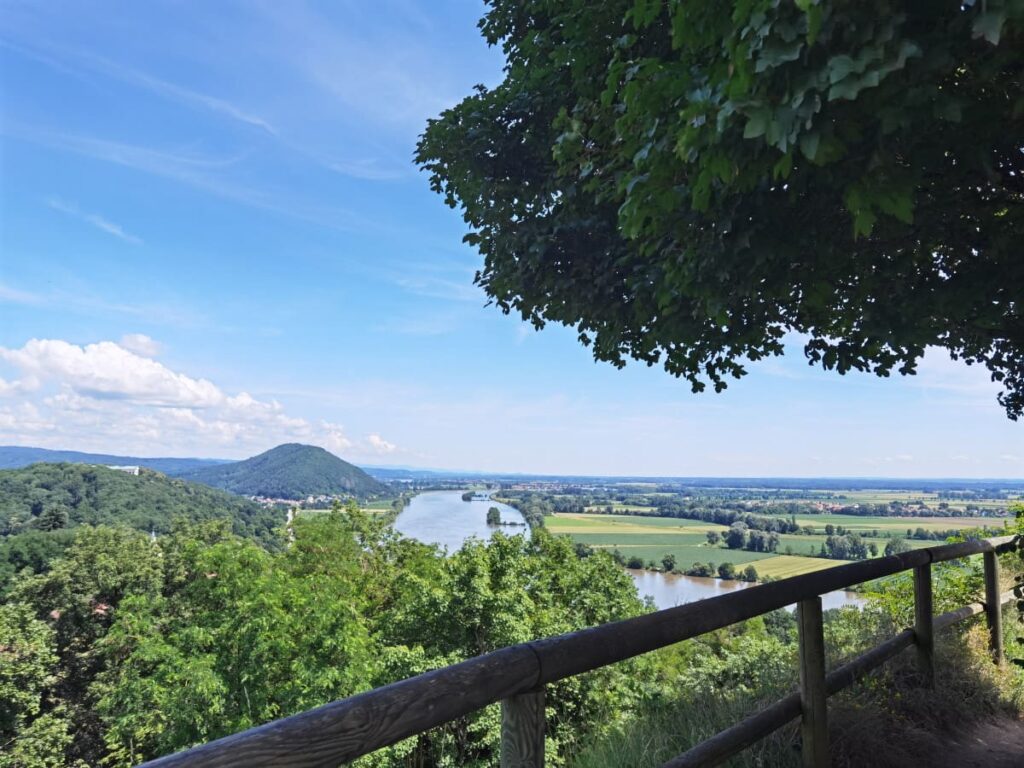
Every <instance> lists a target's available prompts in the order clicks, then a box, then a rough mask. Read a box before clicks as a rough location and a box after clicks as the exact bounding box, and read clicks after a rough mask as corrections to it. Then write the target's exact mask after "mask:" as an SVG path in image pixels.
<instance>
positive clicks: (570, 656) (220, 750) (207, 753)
mask: <svg viewBox="0 0 1024 768" xmlns="http://www.w3.org/2000/svg"><path fill="white" fill-rule="evenodd" d="M1015 545H1016V539H1015V537H1013V536H1005V537H1001V538H996V539H987V540H977V541H965V542H962V543H958V544H947V545H944V546H936V547H929V548H926V549H917V550H913V551H910V552H905V553H902V554H899V555H892V556H889V557H882V558H876V559H872V560H864V561H861V562H857V563H850V564H848V565H841V566H837V567H835V568H829V569H827V570H823V571H817V572H814V573H808V574H805V575H803V576H794V577H792V578H789V579H783V580H781V581H776V582H772V583H769V584H762V585H759V586H757V587H752V588H750V589H745V590H740V591H736V592H731V593H729V594H727V595H722V596H719V597H712V598H709V599H707V600H701V601H699V602H695V603H688V604H686V605H681V606H679V607H677V608H669V609H667V610H663V611H656V612H654V613H649V614H645V615H643V616H638V617H636V618H632V619H626V620H624V621H617V622H613V623H610V624H602V625H600V626H597V627H591V628H589V629H584V630H580V631H578V632H572V633H569V634H565V635H559V636H557V637H547V638H543V639H541V640H534V641H533V642H529V643H523V644H521V645H515V646H511V647H508V648H502V649H501V650H497V651H494V652H492V653H487V654H484V655H483V656H477V657H475V658H472V659H469V660H467V661H464V662H462V663H460V664H454V665H452V666H450V667H445V668H444V669H438V670H434V671H433V672H427V673H425V674H422V675H418V676H416V677H412V678H409V679H407V680H402V681H400V682H397V683H392V684H391V685H387V686H384V687H382V688H377V689H374V690H372V691H367V692H365V693H361V694H359V695H357V696H352V697H350V698H347V699H342V700H340V701H335V702H332V703H330V704H325V705H324V706H322V707H318V708H317V709H312V710H309V711H308V712H302V713H300V714H297V715H292V716H291V717H286V718H283V719H281V720H275V721H274V722H271V723H267V724H266V725H261V726H258V727H256V728H252V729H250V730H248V731H244V732H242V733H238V734H235V735H233V736H227V737H225V738H222V739H218V740H217V741H213V742H210V743H209V744H203V745H201V746H197V747H194V748H192V749H189V750H186V751H184V752H178V753H176V754H173V755H168V756H167V757H162V758H159V759H157V760H153V761H151V762H149V763H146V764H145V765H146V766H147V767H149V768H171V767H172V766H195V767H199V766H247V767H251V766H296V767H297V766H303V767H305V766H330V767H331V768H333V767H334V766H337V765H338V764H340V763H346V762H348V761H350V760H354V759H355V758H357V757H360V756H362V755H366V754H368V753H370V752H373V751H374V750H377V749H381V748H382V747H386V746H389V745H391V744H395V743H396V742H399V741H401V740H402V739H406V738H408V737H410V736H415V735H416V734H419V733H423V732H424V731H427V730H429V729H431V728H434V727H437V726H439V725H443V724H444V723H447V722H449V721H452V720H455V719H456V718H459V717H463V716H465V715H468V714H470V713H472V712H474V711H476V710H478V709H481V708H482V707H485V706H487V705H489V704H493V703H495V702H499V701H500V702H501V705H502V721H501V722H502V736H501V765H502V766H503V768H540V766H542V765H543V764H544V729H545V722H544V686H545V685H547V684H548V683H552V682H554V681H556V680H562V679H564V678H567V677H572V676H573V675H579V674H581V673H583V672H588V671H590V670H593V669H597V668H599V667H603V666H606V665H608V664H614V663H616V662H619V661H623V660H625V659H629V658H632V657H634V656H638V655H640V654H643V653H647V652H649V651H653V650H656V649H658V648H664V647H665V646H668V645H672V644H674V643H678V642H680V641H683V640H688V639H690V638H693V637H697V636H698V635H702V634H704V633H706V632H711V631H713V630H716V629H720V628H722V627H727V626H729V625H731V624H735V623H737V622H740V621H744V620H746V619H750V618H753V617H755V616H760V615H762V614H765V613H768V612H770V611H774V610H776V609H778V608H783V607H785V606H787V605H791V604H793V603H794V602H795V603H796V604H797V618H798V627H799V659H800V686H799V690H798V691H797V692H795V693H793V694H791V695H789V696H787V697H786V698H784V699H782V700H781V701H778V702H776V703H774V704H772V705H770V706H768V707H766V708H764V709H762V710H761V711H759V712H757V713H756V714H754V715H752V716H750V717H748V718H747V719H746V720H744V721H742V722H740V723H738V724H736V725H734V726H732V727H730V728H728V729H727V730H725V731H722V732H721V733H719V734H717V735H716V736H713V737H712V738H710V739H708V740H707V741H704V742H702V743H700V744H698V745H696V746H695V747H693V748H692V749H690V750H689V751H687V752H685V753H684V754H682V755H680V756H678V757H676V758H675V759H673V760H670V761H669V762H668V763H666V764H665V767H666V768H668V766H672V768H681V767H682V766H709V765H715V764H717V763H719V762H721V761H723V760H725V759H726V758H728V757H730V756H731V755H734V754H736V753H737V752H740V751H741V750H743V749H745V748H746V747H748V746H750V745H751V744H753V743H755V742H756V741H758V740H759V739H762V738H764V737H765V736H767V735H769V734H770V733H772V732H773V731H775V730H777V729H778V728H781V727H782V726H784V725H786V724H787V723H789V722H791V721H793V720H795V719H796V718H801V734H802V749H803V757H804V765H806V766H813V767H815V768H817V767H819V766H827V765H829V745H828V723H827V705H826V699H827V698H828V697H829V696H831V695H832V694H834V693H836V692H837V691H840V690H842V689H843V688H845V687H847V686H849V685H851V684H852V683H853V682H854V681H856V680H857V679H859V678H861V677H862V676H864V675H865V674H867V673H868V672H870V671H871V670H872V669H874V668H876V667H878V666H879V665H880V664H882V663H884V662H885V661H887V660H888V659H890V658H892V657H894V656H895V655H896V654H898V653H900V652H901V651H902V650H904V649H905V648H908V647H910V646H912V645H913V646H916V648H917V663H918V664H919V666H920V670H921V673H922V676H923V680H924V684H926V685H931V683H932V680H933V679H934V668H933V664H934V662H933V654H932V650H933V646H934V633H935V632H936V631H938V630H942V629H944V628H946V627H948V626H951V625H952V624H955V623H957V622H959V621H962V620H964V619H967V618H969V617H971V616H975V615H977V614H979V613H984V614H985V616H986V618H987V621H988V628H989V638H990V647H991V650H992V654H993V660H994V661H995V662H996V663H1002V656H1003V651H1002V628H1001V624H1000V621H1001V620H1000V615H1001V614H1000V610H1001V606H1002V604H1003V603H1004V602H1007V601H1009V600H1010V599H1011V598H1012V594H1011V593H1007V594H1006V595H1002V594H1001V593H1000V591H999V569H998V563H997V559H996V556H997V554H999V553H1000V552H1006V551H1009V550H1011V549H1013V548H1014V547H1015ZM977 554H981V555H983V557H984V569H985V598H984V601H983V602H980V603H974V604H972V605H968V606H964V607H963V608H960V609H959V610H956V611H951V612H949V613H944V614H942V615H941V616H935V615H934V612H933V610H932V580H931V564H932V563H938V562H943V561H948V560H955V559H958V558H962V557H967V556H969V555H977ZM907 570H913V572H914V594H915V600H914V609H915V610H914V616H915V620H914V626H913V627H912V628H910V629H906V630H904V631H903V632H901V633H900V634H898V635H896V636H895V637H893V638H892V639H890V640H887V641H885V642H884V643H882V644H881V645H878V646H876V647H874V648H872V649H871V650H870V651H867V652H866V653H864V654H863V655H861V656H858V657H857V658H855V659H854V660H852V661H850V662H848V663H846V664H844V665H842V666H840V667H838V668H837V669H834V670H832V671H831V672H828V673H827V674H826V671H825V648H824V640H823V635H822V610H821V595H823V594H825V593H827V592H832V591H834V590H837V589H844V588H848V587H851V586H854V585H856V584H862V583H864V582H866V581H871V580H872V579H877V578H881V577H883V576H890V575H892V574H895V573H899V572H901V571H907Z"/></svg>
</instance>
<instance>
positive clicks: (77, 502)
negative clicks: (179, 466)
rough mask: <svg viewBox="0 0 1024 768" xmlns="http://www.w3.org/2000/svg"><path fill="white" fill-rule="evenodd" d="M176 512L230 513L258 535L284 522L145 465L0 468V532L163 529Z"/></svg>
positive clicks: (240, 529)
mask: <svg viewBox="0 0 1024 768" xmlns="http://www.w3.org/2000/svg"><path fill="white" fill-rule="evenodd" d="M174 517H184V518H187V519H189V520H209V519H212V518H229V519H230V520H231V521H232V529H233V530H234V531H235V533H237V534H239V535H243V536H248V537H252V538H255V539H258V540H261V541H267V540H269V539H270V537H271V533H272V531H273V528H274V527H275V526H276V525H279V524H280V523H282V522H283V520H284V516H283V514H282V513H281V512H278V511H274V510H268V509H265V508H263V507H261V506H260V505H258V504H255V503H253V502H251V501H248V500H247V499H241V498H239V497H237V496H233V495H231V494H229V493H225V492H223V491H219V490H216V489H214V488H209V487H207V486H205V485H200V484H198V483H190V482H185V481H183V480H179V479H177V478H170V477H167V476H166V475H162V474H160V473H159V472H153V471H151V470H148V469H142V470H141V471H140V472H139V474H138V475H132V474H129V473H127V472H121V471H119V470H115V469H109V468H107V467H101V466H93V465H89V464H33V465H32V466H29V467H25V468H23V469H10V470H3V471H0V535H8V534H14V533H20V532H23V531H30V530H55V529H60V528H68V527H74V526H76V525H101V524H121V525H127V526H130V527H132V528H137V529H139V530H142V531H147V532H148V531H156V532H157V533H163V532H166V531H168V530H170V527H171V520H172V518H174Z"/></svg>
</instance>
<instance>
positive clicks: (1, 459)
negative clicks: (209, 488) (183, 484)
mask: <svg viewBox="0 0 1024 768" xmlns="http://www.w3.org/2000/svg"><path fill="white" fill-rule="evenodd" d="M228 461H229V460H228V459H192V458H152V459H147V458H143V457H140V456H115V455H112V454H107V453H84V452H82V451H54V450H50V449H49V448H31V447H25V446H20V445H0V469H20V468H22V467H27V466H29V465H30V464H38V463H39V462H45V463H47V464H106V465H131V466H139V467H146V468H147V469H153V470H156V471H157V472H163V473H164V474H165V475H180V474H182V473H183V472H188V471H191V470H193V469H199V468H200V467H209V466H215V465H217V464H226V463H228Z"/></svg>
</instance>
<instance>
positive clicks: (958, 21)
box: [418, 0, 1024, 419]
mask: <svg viewBox="0 0 1024 768" xmlns="http://www.w3.org/2000/svg"><path fill="white" fill-rule="evenodd" d="M488 5H489V6H490V8H489V11H488V12H487V14H486V16H485V17H484V19H483V21H482V22H481V29H482V31H483V34H484V36H485V37H486V39H487V40H488V42H489V43H491V44H494V45H499V44H500V45H501V46H502V49H503V51H504V53H505V57H506V59H507V65H506V69H505V79H504V81H503V82H502V83H500V84H499V85H498V86H496V87H495V88H493V89H488V88H484V87H482V86H481V87H478V88H477V90H476V92H475V93H474V94H473V95H471V96H469V97H468V98H466V99H465V100H464V101H463V102H462V103H460V104H458V105H457V106H455V107H453V108H451V109H449V110H447V111H446V112H444V113H443V115H442V116H441V117H440V118H439V119H437V120H434V121H431V123H430V125H429V127H428V128H427V131H426V133H425V134H424V136H423V138H422V140H421V142H420V145H419V152H418V160H419V162H420V163H421V164H422V165H423V167H424V168H426V169H427V170H428V171H429V172H430V174H431V183H432V185H433V187H434V189H436V190H437V191H439V192H441V193H443V194H444V196H445V199H446V201H447V202H448V204H449V205H452V206H457V205H458V206H461V207H462V209H463V214H464V217H465V220H466V222H467V223H468V224H469V226H470V228H471V233H470V234H469V235H468V236H467V241H468V242H469V243H471V244H472V245H474V246H476V247H477V248H479V249H480V251H481V253H482V254H483V256H484V266H483V269H482V270H481V271H480V272H479V273H478V275H477V282H478V283H479V284H480V285H481V286H483V288H484V289H485V290H486V292H487V293H488V295H489V296H490V297H491V298H492V299H493V300H494V302H495V303H496V304H497V305H498V306H499V307H500V308H501V309H502V310H503V311H505V312H512V311H516V312H518V313H520V314H521V315H522V317H523V318H524V319H525V320H529V321H530V322H532V323H533V324H534V325H535V326H536V327H538V328H539V327H541V326H543V325H544V324H545V323H546V322H548V321H553V322H559V323H564V324H566V325H570V326H574V327H576V328H577V329H578V330H579V336H580V340H581V341H582V342H583V343H585V344H592V345H593V349H594V355H595V357H596V358H598V359H600V360H606V361H610V362H612V363H614V364H615V365H618V366H621V365H623V364H624V362H625V360H626V359H627V358H629V357H632V358H635V359H637V360H641V361H644V362H646V363H647V364H648V365H655V364H661V365H664V367H665V368H666V369H667V370H668V371H670V372H671V373H673V374H675V375H677V376H682V377H684V378H686V379H687V380H688V381H689V382H690V383H691V385H692V387H693V389H694V391H700V390H703V389H704V388H705V387H706V385H707V384H708V383H710V384H712V385H713V387H714V388H715V390H716V391H717V390H721V389H723V388H724V387H725V386H726V383H727V379H728V378H729V377H739V376H741V375H743V374H744V373H745V365H746V361H748V360H757V359H759V358H763V357H765V356H768V355H777V354H781V353H782V351H783V337H784V335H785V334H786V333H787V332H790V331H795V332H797V333H799V334H802V335H803V337H804V338H805V340H806V343H805V347H804V350H805V353H806V355H807V356H808V358H809V359H810V361H811V362H814V363H820V364H821V365H823V366H824V367H826V368H829V369H836V370H838V371H839V372H841V373H844V372H846V371H849V370H852V369H853V370H862V371H871V372H874V373H876V374H878V375H880V376H888V375H889V374H890V373H891V372H893V371H898V372H899V373H902V374H910V373H913V372H914V370H915V366H916V363H917V361H918V360H919V359H920V358H921V356H922V355H923V354H924V351H925V349H926V347H928V346H939V347H944V348H945V349H947V350H948V351H949V352H950V353H951V354H952V355H953V356H954V357H958V358H963V359H965V360H966V361H968V362H972V363H981V364H984V365H985V366H987V368H988V369H989V371H990V372H991V375H992V378H993V379H995V380H997V381H1000V382H1002V384H1003V391H1002V393H1001V394H1000V395H999V401H1000V403H1001V404H1002V405H1003V406H1004V408H1005V409H1006V412H1007V414H1008V415H1009V416H1010V418H1013V419H1016V418H1018V417H1019V416H1021V414H1022V413H1024V314H1022V309H1021V297H1022V296H1024V259H1021V258H1020V253H1019V243H1020V242H1021V238H1022V237H1024V231H1022V230H1024V206H1022V205H1021V202H1022V196H1024V153H1022V151H1021V148H1022V141H1021V138H1020V137H1021V135H1022V134H1021V128H1022V125H1024V87H1022V76H1021V72H1022V67H1024V33H1022V30H1024V3H1022V2H1021V0H988V2H986V3H976V2H967V3H961V2H953V1H952V0H946V1H945V2H932V3H915V2H910V0H867V1H866V2H860V3H844V2H838V0H794V2H782V3H780V2H777V1H772V0H746V1H745V2H736V3H732V4H730V9H729V10H724V9H723V8H722V5H721V3H717V2H712V1H711V0H686V1H685V2H683V1H682V0H668V1H667V2H664V1H659V0H610V1H609V2H604V3H579V2H567V1H566V0H488Z"/></svg>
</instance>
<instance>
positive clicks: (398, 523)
mask: <svg viewBox="0 0 1024 768" xmlns="http://www.w3.org/2000/svg"><path fill="white" fill-rule="evenodd" d="M491 507H497V508H498V509H499V510H500V511H501V519H502V520H504V521H506V522H513V521H514V522H517V523H518V522H523V516H522V515H520V514H519V511H518V510H516V509H515V508H513V507H510V506H508V505H507V504H501V503H499V502H496V501H491V500H490V499H473V500H472V501H463V500H462V491H427V492H425V493H420V494H417V495H416V496H414V497H413V499H412V501H411V502H410V503H409V506H407V507H406V508H405V509H404V510H402V512H401V514H399V515H398V517H397V518H396V520H395V529H396V530H397V531H398V532H399V533H401V534H402V535H403V536H408V537H409V538H411V539H417V540H419V541H423V542H426V543H427V544H440V545H441V546H442V547H445V548H446V549H447V550H448V551H449V552H454V551H455V550H457V549H458V548H459V547H461V546H462V544H463V542H465V541H466V539H468V538H470V537H472V536H475V537H476V538H478V539H488V538H490V537H491V535H492V534H493V533H494V532H495V531H504V532H505V533H507V534H510V535H514V534H517V533H524V532H526V530H527V529H526V528H524V527H520V526H502V527H500V528H499V527H493V528H492V527H491V526H489V525H487V510H488V509H490V508H491ZM626 571H627V573H629V575H630V576H632V577H633V581H634V583H635V584H636V588H637V591H638V592H639V593H640V596H641V597H650V598H652V599H653V600H654V604H655V605H656V606H657V607H658V608H672V607H674V606H677V605H682V604H683V603H692V602H694V601H696V600H703V599H704V598H706V597H714V596H715V595H724V594H726V593H728V592H734V591H735V590H737V589H746V588H747V587H750V586H752V585H751V584H748V583H747V582H745V581H727V580H726V579H708V578H702V577H699V576H678V575H674V574H671V573H658V572H656V571H639V570H632V569H629V568H627V569H626ZM821 600H822V607H824V608H826V609H828V608H839V607H840V606H843V605H860V604H861V602H862V601H861V600H860V598H858V597H857V595H855V594H854V593H852V592H830V593H829V594H827V595H822V598H821Z"/></svg>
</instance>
